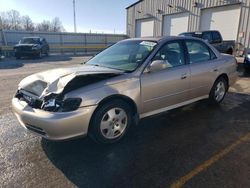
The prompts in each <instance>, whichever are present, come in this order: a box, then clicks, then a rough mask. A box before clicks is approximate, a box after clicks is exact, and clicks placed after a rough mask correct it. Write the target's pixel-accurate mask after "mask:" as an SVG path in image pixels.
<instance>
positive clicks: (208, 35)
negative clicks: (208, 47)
mask: <svg viewBox="0 0 250 188" xmlns="http://www.w3.org/2000/svg"><path fill="white" fill-rule="evenodd" d="M202 39H204V40H206V41H208V42H211V41H212V34H211V32H205V33H203V34H202Z"/></svg>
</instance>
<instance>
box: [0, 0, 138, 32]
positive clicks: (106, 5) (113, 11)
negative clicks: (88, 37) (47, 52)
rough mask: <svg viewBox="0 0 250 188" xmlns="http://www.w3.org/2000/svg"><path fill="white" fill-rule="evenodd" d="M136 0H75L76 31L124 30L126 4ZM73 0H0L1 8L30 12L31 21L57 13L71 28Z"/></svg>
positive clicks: (71, 28) (44, 18) (68, 28)
mask: <svg viewBox="0 0 250 188" xmlns="http://www.w3.org/2000/svg"><path fill="white" fill-rule="evenodd" d="M136 1H137V0H76V17H77V18H76V19H77V31H78V32H89V31H90V29H91V30H92V32H104V33H114V29H115V31H116V33H125V32H126V10H125V8H126V7H127V6H129V5H130V4H132V3H134V2H136ZM72 2H73V0H0V12H2V11H8V10H11V9H14V10H17V11H19V12H20V14H21V15H29V16H30V17H31V19H32V20H33V22H35V23H38V22H42V21H43V20H52V19H53V18H54V17H59V18H60V20H61V21H62V23H63V26H64V28H65V29H66V30H67V31H68V32H71V31H74V24H73V5H72V4H73V3H72Z"/></svg>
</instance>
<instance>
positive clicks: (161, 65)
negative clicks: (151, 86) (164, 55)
mask: <svg viewBox="0 0 250 188" xmlns="http://www.w3.org/2000/svg"><path fill="white" fill-rule="evenodd" d="M166 68H167V64H166V62H165V61H164V60H155V61H153V62H152V63H151V64H150V66H149V67H148V68H147V70H146V72H148V73H149V72H156V71H160V70H163V69H166Z"/></svg>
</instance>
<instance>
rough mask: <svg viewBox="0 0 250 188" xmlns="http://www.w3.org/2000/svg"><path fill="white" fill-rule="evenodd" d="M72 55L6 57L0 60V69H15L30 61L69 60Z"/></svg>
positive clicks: (50, 61) (51, 61)
mask: <svg viewBox="0 0 250 188" xmlns="http://www.w3.org/2000/svg"><path fill="white" fill-rule="evenodd" d="M72 57H73V56H70V55H51V56H48V57H42V58H36V57H24V58H21V59H15V58H6V59H5V60H3V61H1V62H0V69H16V68H20V67H22V66H24V65H25V64H31V63H53V62H58V61H70V60H72Z"/></svg>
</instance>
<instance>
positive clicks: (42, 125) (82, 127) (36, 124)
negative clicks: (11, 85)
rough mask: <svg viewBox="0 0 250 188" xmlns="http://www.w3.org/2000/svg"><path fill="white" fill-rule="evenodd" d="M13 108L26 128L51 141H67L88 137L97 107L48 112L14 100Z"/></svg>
mask: <svg viewBox="0 0 250 188" xmlns="http://www.w3.org/2000/svg"><path fill="white" fill-rule="evenodd" d="M12 108H13V112H14V114H15V115H16V117H17V119H18V121H19V122H20V124H21V125H22V126H23V127H24V128H26V129H28V130H30V131H32V132H33V133H36V134H38V135H40V136H42V137H44V138H46V139H49V140H66V139H70V138H74V137H79V136H84V135H87V132H88V127H89V123H90V119H91V117H92V114H93V113H94V110H95V109H96V106H89V107H82V108H79V109H78V110H76V111H72V112H47V111H44V110H40V109H34V108H31V107H30V106H28V104H27V103H26V102H25V101H20V100H19V99H17V98H13V99H12Z"/></svg>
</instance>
